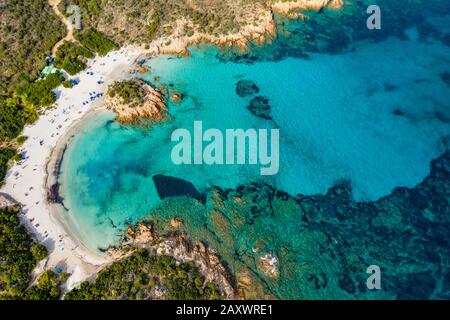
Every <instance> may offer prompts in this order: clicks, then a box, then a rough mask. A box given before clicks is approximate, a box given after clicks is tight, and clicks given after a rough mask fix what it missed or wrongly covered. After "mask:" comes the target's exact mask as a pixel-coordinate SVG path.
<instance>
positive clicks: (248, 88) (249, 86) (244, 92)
mask: <svg viewBox="0 0 450 320" xmlns="http://www.w3.org/2000/svg"><path fill="white" fill-rule="evenodd" d="M258 92H259V88H258V86H257V85H256V83H254V82H253V81H251V80H240V81H238V83H236V94H237V95H238V96H239V97H241V98H244V97H247V96H252V95H254V94H256V93H258Z"/></svg>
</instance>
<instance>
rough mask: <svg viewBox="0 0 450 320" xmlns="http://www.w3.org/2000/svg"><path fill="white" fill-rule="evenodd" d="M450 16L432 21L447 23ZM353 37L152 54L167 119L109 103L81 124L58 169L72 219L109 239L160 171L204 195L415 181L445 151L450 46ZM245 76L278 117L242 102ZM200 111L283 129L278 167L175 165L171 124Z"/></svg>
mask: <svg viewBox="0 0 450 320" xmlns="http://www.w3.org/2000/svg"><path fill="white" fill-rule="evenodd" d="M448 21H449V19H448V18H445V19H440V20H437V22H435V24H436V26H437V27H438V28H440V30H442V31H443V32H444V33H445V31H446V32H450V30H448V28H449V27H450V24H447V22H448ZM353 46H354V50H350V51H346V52H343V53H340V54H329V53H320V54H319V53H311V54H310V55H309V57H308V58H298V57H286V58H284V59H277V60H272V61H264V60H262V61H256V62H254V63H251V64H248V63H247V64H245V63H235V62H232V61H230V60H228V61H224V60H223V58H222V56H221V55H220V54H219V52H218V50H217V49H215V48H213V47H200V48H193V49H192V56H191V57H189V58H177V57H173V56H160V57H157V58H152V59H150V60H148V61H147V62H146V64H147V65H148V66H149V67H150V72H149V73H148V74H146V75H144V79H145V80H147V81H148V82H150V83H151V84H152V85H155V86H158V85H161V84H164V85H166V86H167V88H168V89H169V92H171V90H176V91H177V92H181V93H183V94H184V95H185V98H184V99H183V101H182V102H181V104H179V105H173V104H170V110H169V113H170V120H169V121H167V122H165V123H162V124H159V125H155V126H153V127H152V128H151V129H143V128H134V127H130V126H121V125H119V124H118V123H117V122H115V121H114V115H113V114H112V113H110V112H107V111H105V112H101V113H99V114H97V115H95V116H94V117H92V118H90V119H89V120H87V121H86V122H85V123H84V124H83V126H82V128H81V130H80V132H79V133H78V134H77V135H76V137H75V138H74V139H73V140H72V142H71V143H70V144H69V146H68V148H67V151H66V153H65V156H64V160H63V162H62V167H61V176H60V182H61V187H62V188H61V195H62V197H63V198H64V205H65V207H66V208H67V209H68V210H67V211H66V212H65V213H64V215H65V216H66V218H67V221H68V222H69V224H70V225H71V227H72V228H73V230H74V231H75V232H76V233H77V234H78V235H79V236H80V239H81V240H82V241H83V242H84V244H85V245H87V246H88V247H90V248H95V249H96V248H106V247H107V246H108V245H111V244H114V243H116V242H117V240H118V239H119V237H120V236H121V235H122V234H123V230H124V229H125V228H126V226H127V225H128V224H130V223H136V222H137V221H139V220H140V219H142V218H143V217H145V216H146V215H147V214H149V213H150V212H151V211H152V209H154V208H155V207H157V206H158V204H159V203H160V201H161V199H160V198H159V196H158V193H157V190H156V188H155V185H154V182H153V179H152V177H153V176H154V175H157V174H163V175H166V176H172V177H176V178H181V179H184V180H187V181H189V182H191V183H192V184H193V185H194V186H195V187H196V188H197V190H199V192H206V191H207V190H208V189H209V188H211V187H213V186H220V187H221V188H235V187H237V186H238V185H241V184H245V183H249V182H265V183H268V184H270V185H273V186H274V187H276V188H278V189H280V190H283V191H286V192H288V193H289V194H291V195H296V194H299V193H301V194H306V195H310V194H324V193H326V192H327V190H328V189H329V188H330V187H332V186H333V185H335V184H336V183H338V182H341V181H348V182H349V183H350V184H351V186H352V189H353V196H354V198H355V200H358V201H373V200H376V199H379V198H381V197H383V196H386V195H388V194H390V193H391V192H392V190H393V189H394V188H395V187H398V186H406V187H413V186H415V185H416V184H418V183H419V182H421V181H422V180H423V179H424V178H425V177H426V176H427V175H428V174H429V164H430V161H431V160H432V159H434V158H436V157H437V156H439V155H440V154H442V153H443V152H445V151H446V150H448V148H449V144H450V111H449V110H450V88H449V84H448V83H446V82H445V81H444V78H445V77H444V76H443V74H444V73H445V72H450V47H449V46H448V45H446V44H445V43H444V42H443V41H440V40H439V39H438V38H436V37H427V38H426V39H424V38H423V33H421V32H420V30H418V29H417V28H414V27H411V28H409V29H407V30H405V32H404V37H403V38H398V37H389V38H387V39H383V40H382V41H379V42H369V41H360V42H358V43H356V44H353ZM155 77H159V79H156V78H155ZM242 79H247V80H251V81H253V82H254V83H256V85H257V86H258V87H259V89H260V92H259V93H258V95H261V96H265V97H267V98H268V99H269V104H270V106H271V114H272V119H273V120H265V119H262V118H259V117H256V116H255V115H253V114H252V113H250V112H249V110H247V105H248V104H249V102H250V100H251V98H253V97H254V96H253V97H246V98H241V97H239V96H238V95H237V94H236V83H237V82H238V81H239V80H242ZM195 120H201V121H203V127H204V128H205V129H206V128H218V129H222V130H225V129H228V128H243V129H247V128H257V129H259V128H279V129H280V171H279V174H278V175H276V176H273V177H262V176H261V175H259V166H237V165H221V166H220V165H213V166H207V165H182V166H177V165H174V164H173V163H172V161H171V157H170V154H171V149H172V147H173V146H174V145H175V144H174V143H172V142H171V141H170V136H171V133H172V132H173V131H174V130H175V129H177V128H186V129H189V130H192V128H193V122H194V121H195ZM193 214H194V213H193Z"/></svg>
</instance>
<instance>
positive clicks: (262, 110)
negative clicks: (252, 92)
mask: <svg viewBox="0 0 450 320" xmlns="http://www.w3.org/2000/svg"><path fill="white" fill-rule="evenodd" d="M247 109H248V110H249V111H250V112H251V113H253V114H254V115H255V116H257V117H260V118H263V119H266V120H271V119H272V116H271V111H270V109H271V107H270V104H269V99H268V98H266V97H263V96H258V97H255V98H253V99H252V100H251V101H250V104H249V105H248V107H247Z"/></svg>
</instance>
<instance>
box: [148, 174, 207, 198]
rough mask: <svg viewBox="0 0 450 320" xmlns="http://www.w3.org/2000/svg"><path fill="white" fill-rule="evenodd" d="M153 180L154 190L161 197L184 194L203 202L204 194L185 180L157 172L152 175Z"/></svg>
mask: <svg viewBox="0 0 450 320" xmlns="http://www.w3.org/2000/svg"><path fill="white" fill-rule="evenodd" d="M153 182H154V183H155V187H156V191H157V192H158V196H159V197H160V198H161V199H164V198H168V197H180V196H186V197H191V198H194V199H197V200H198V201H200V202H202V203H205V201H206V200H205V196H204V195H202V194H200V192H198V191H197V189H196V188H195V186H194V185H193V184H192V183H191V182H189V181H186V180H183V179H180V178H175V177H170V176H165V175H162V174H157V175H155V176H153Z"/></svg>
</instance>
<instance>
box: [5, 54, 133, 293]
mask: <svg viewBox="0 0 450 320" xmlns="http://www.w3.org/2000/svg"><path fill="white" fill-rule="evenodd" d="M141 56H142V52H139V51H137V50H135V49H133V48H131V49H129V48H122V49H120V50H118V51H114V52H110V53H109V54H108V55H107V56H105V57H96V58H95V59H93V60H91V61H89V62H88V67H87V69H86V70H85V71H83V72H82V73H80V74H79V75H77V76H76V77H75V78H77V79H78V80H79V84H77V85H76V86H74V87H73V88H70V89H67V88H63V87H62V86H61V87H59V88H57V89H56V93H57V97H58V98H57V101H56V104H55V107H53V108H52V109H49V110H47V111H46V112H45V113H44V114H43V115H41V116H40V117H39V119H38V120H37V121H36V122H35V123H34V124H32V125H30V126H27V127H25V129H24V131H23V133H22V134H23V135H24V136H27V137H28V139H27V141H25V143H24V144H23V146H22V147H21V148H20V149H19V151H20V152H21V153H23V155H24V156H25V160H23V161H21V162H19V163H14V165H13V166H12V167H11V169H10V170H9V171H8V174H7V177H6V178H5V184H4V186H3V187H2V188H1V192H4V193H6V194H8V195H9V196H11V197H12V198H14V199H15V200H16V201H18V202H19V203H21V204H22V207H23V210H22V214H21V215H20V219H21V221H22V223H23V224H24V225H25V227H26V228H27V229H28V230H29V231H30V233H31V234H32V235H33V236H34V237H35V239H36V240H37V241H38V242H40V243H42V244H44V245H45V246H46V247H47V249H48V251H49V255H48V257H47V259H45V260H44V261H43V262H42V263H41V264H40V265H39V266H38V268H37V269H36V270H35V272H34V273H35V274H37V273H39V272H40V271H42V270H44V269H51V270H55V269H56V268H58V269H61V270H63V271H65V272H69V273H71V277H70V278H69V280H68V281H67V287H68V288H72V287H74V286H76V285H77V284H79V283H80V282H81V281H83V280H86V279H88V278H89V277H90V276H92V275H93V274H95V273H96V272H97V271H98V270H99V269H100V268H101V267H102V266H104V265H105V264H107V263H109V262H111V259H110V258H109V257H108V256H106V255H102V254H100V253H96V252H93V251H92V250H89V249H87V248H86V247H85V246H84V245H83V244H82V243H81V242H80V240H79V239H78V238H77V236H76V235H74V234H73V232H72V231H71V230H70V228H69V226H68V225H67V222H66V221H65V219H64V217H63V216H62V215H61V208H59V207H60V205H59V204H50V203H48V201H47V192H48V190H49V186H51V185H52V184H53V183H54V182H55V181H56V176H55V173H57V172H55V170H54V168H55V167H54V166H55V164H56V163H57V162H58V161H59V157H60V156H61V153H62V150H63V149H64V148H65V146H66V144H67V143H68V142H69V140H70V138H71V137H72V136H73V134H74V133H75V132H76V130H77V128H78V127H79V125H80V124H81V123H82V122H83V121H84V120H85V119H86V117H90V116H91V115H93V114H94V113H95V112H96V111H97V110H99V109H100V110H101V109H103V108H102V102H103V97H96V98H93V99H92V101H91V99H90V97H91V96H92V97H94V96H97V94H99V93H103V94H106V91H107V87H108V85H109V84H111V83H112V82H114V81H115V80H118V79H124V78H127V77H129V76H130V74H129V70H130V69H131V67H132V66H133V65H134V64H135V62H136V61H137V60H138V59H139V58H140V57H141ZM88 72H89V73H88ZM91 72H92V73H93V75H92V74H90V73H91ZM94 92H95V94H94Z"/></svg>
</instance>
